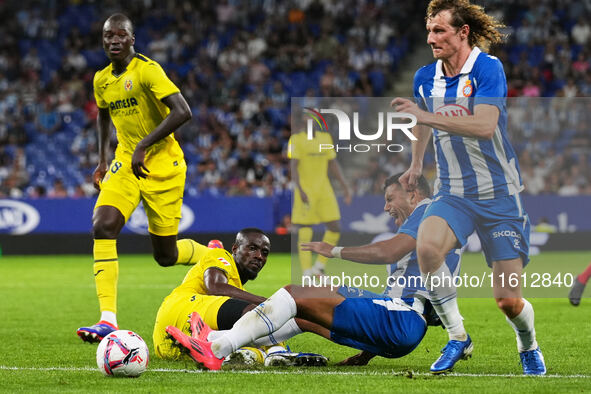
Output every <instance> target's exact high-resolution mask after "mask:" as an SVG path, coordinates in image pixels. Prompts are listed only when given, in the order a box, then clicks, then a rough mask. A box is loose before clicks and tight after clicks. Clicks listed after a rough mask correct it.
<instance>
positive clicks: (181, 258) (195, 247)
mask: <svg viewBox="0 0 591 394" xmlns="http://www.w3.org/2000/svg"><path fill="white" fill-rule="evenodd" d="M176 248H177V250H178V257H177V260H176V263H175V264H184V265H194V264H197V263H198V262H199V260H201V258H202V257H203V255H204V254H205V253H206V252H207V251H208V250H209V248H208V247H207V246H205V245H201V244H200V243H198V242H195V241H193V240H192V239H189V238H185V239H179V240H178V241H176Z"/></svg>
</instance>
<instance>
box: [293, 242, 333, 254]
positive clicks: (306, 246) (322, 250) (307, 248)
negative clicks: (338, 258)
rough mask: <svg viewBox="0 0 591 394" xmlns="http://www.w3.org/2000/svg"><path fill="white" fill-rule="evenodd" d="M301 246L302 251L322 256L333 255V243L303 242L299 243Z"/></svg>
mask: <svg viewBox="0 0 591 394" xmlns="http://www.w3.org/2000/svg"><path fill="white" fill-rule="evenodd" d="M301 248H302V250H303V251H304V252H314V253H318V254H319V255H322V256H324V257H333V256H332V248H334V245H331V244H328V243H326V242H305V243H303V244H302V245H301Z"/></svg>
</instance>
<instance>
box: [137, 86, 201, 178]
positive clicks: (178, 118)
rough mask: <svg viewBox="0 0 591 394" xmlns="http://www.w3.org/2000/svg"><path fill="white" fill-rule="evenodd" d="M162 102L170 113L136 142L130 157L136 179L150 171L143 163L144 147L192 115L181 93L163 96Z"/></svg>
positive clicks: (172, 130) (176, 127) (163, 136)
mask: <svg viewBox="0 0 591 394" xmlns="http://www.w3.org/2000/svg"><path fill="white" fill-rule="evenodd" d="M162 102H163V103H164V104H165V105H166V106H167V107H168V108H170V113H169V114H168V116H167V117H166V118H164V120H163V121H162V122H161V123H160V124H159V125H158V126H156V128H155V129H154V130H152V132H151V133H150V134H148V135H147V136H145V137H144V138H143V139H142V140H141V141H140V142H139V143H138V144H137V146H136V147H135V151H134V152H133V156H132V157H131V168H132V171H133V174H134V175H135V176H136V177H137V178H138V179H139V178H146V177H147V174H146V172H148V173H149V172H150V171H149V170H148V169H147V168H146V166H145V165H144V159H145V157H146V149H148V148H149V147H150V146H152V145H154V144H155V143H156V142H158V141H160V140H161V139H163V138H165V137H166V136H168V135H169V134H171V133H173V132H174V131H175V130H176V129H178V128H179V127H181V126H182V125H183V124H184V123H185V122H187V121H188V120H189V119H191V117H192V114H191V108H189V104H187V101H186V100H185V98H184V97H183V95H182V94H180V93H175V94H171V95H170V96H167V97H164V98H163V99H162ZM144 171H145V172H144Z"/></svg>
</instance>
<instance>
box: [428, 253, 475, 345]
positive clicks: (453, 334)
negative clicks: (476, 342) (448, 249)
mask: <svg viewBox="0 0 591 394" xmlns="http://www.w3.org/2000/svg"><path fill="white" fill-rule="evenodd" d="M422 277H423V283H424V284H425V288H426V289H427V291H428V292H429V298H430V299H431V304H432V305H433V308H434V309H435V312H437V314H438V315H439V318H440V319H441V322H442V323H443V325H444V326H445V329H446V330H447V333H448V335H449V339H450V340H456V341H465V340H466V339H468V334H467V333H466V329H465V328H464V318H463V317H462V315H461V314H460V310H459V308H458V299H457V290H456V286H455V285H454V283H453V282H452V280H451V279H453V277H452V275H451V273H450V272H449V268H448V267H447V265H445V263H443V264H442V265H441V267H439V269H437V271H435V272H434V273H432V274H430V275H428V276H427V274H422Z"/></svg>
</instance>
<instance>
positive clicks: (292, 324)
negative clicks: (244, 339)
mask: <svg viewBox="0 0 591 394" xmlns="http://www.w3.org/2000/svg"><path fill="white" fill-rule="evenodd" d="M301 333H302V330H301V329H300V327H299V326H298V324H297V323H296V321H295V319H289V320H288V321H287V323H285V324H284V325H282V326H281V327H279V329H278V330H277V331H275V332H274V333H273V334H271V335H267V336H264V337H261V338H259V339H256V340H255V341H254V343H253V344H254V345H255V347H259V346H271V345H277V344H278V343H279V342H283V341H287V340H288V339H290V338H292V337H295V336H296V335H298V334H301ZM268 353H272V352H271V351H269V352H268Z"/></svg>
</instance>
